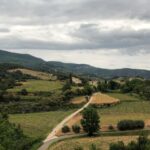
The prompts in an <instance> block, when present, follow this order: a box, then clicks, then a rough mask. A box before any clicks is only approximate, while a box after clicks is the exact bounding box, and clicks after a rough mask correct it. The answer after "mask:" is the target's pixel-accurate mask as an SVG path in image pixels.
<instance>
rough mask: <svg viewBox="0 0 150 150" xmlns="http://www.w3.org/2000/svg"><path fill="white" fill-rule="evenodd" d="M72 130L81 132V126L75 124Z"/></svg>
mask: <svg viewBox="0 0 150 150" xmlns="http://www.w3.org/2000/svg"><path fill="white" fill-rule="evenodd" d="M72 130H73V132H74V133H80V130H81V128H80V126H78V125H73V126H72Z"/></svg>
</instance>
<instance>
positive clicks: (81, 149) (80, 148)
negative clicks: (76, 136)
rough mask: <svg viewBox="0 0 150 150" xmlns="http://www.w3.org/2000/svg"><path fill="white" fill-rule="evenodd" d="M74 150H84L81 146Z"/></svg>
mask: <svg viewBox="0 0 150 150" xmlns="http://www.w3.org/2000/svg"><path fill="white" fill-rule="evenodd" d="M74 150H83V147H81V146H76V147H75V148H74Z"/></svg>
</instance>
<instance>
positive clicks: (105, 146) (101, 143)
mask: <svg viewBox="0 0 150 150" xmlns="http://www.w3.org/2000/svg"><path fill="white" fill-rule="evenodd" d="M136 139H137V136H108V137H93V138H92V137H91V138H88V137H86V138H74V139H68V140H64V141H60V142H58V143H56V144H54V145H53V146H51V147H50V148H49V150H74V149H75V148H76V147H79V146H81V147H83V148H84V150H89V147H90V146H91V144H93V143H94V144H95V145H96V146H97V148H100V149H102V150H109V144H110V143H114V142H118V141H124V143H125V144H127V143H129V142H131V141H133V140H134V141H135V140H136Z"/></svg>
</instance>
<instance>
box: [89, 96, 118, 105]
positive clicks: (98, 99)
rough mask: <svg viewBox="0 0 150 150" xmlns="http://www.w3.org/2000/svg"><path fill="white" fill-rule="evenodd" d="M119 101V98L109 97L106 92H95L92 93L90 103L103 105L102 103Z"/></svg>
mask: <svg viewBox="0 0 150 150" xmlns="http://www.w3.org/2000/svg"><path fill="white" fill-rule="evenodd" d="M116 103H119V99H117V98H113V97H110V96H108V95H106V94H102V93H97V94H95V95H93V100H92V102H91V104H98V105H101V104H102V105H104V104H116Z"/></svg>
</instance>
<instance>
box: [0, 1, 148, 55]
mask: <svg viewBox="0 0 150 150" xmlns="http://www.w3.org/2000/svg"><path fill="white" fill-rule="evenodd" d="M149 6H150V1H149V0H134V1H131V0H111V1H110V0H75V1H74V0H65V1H62V0H23V1H22V0H13V1H10V0H0V20H1V22H0V49H8V50H9V49H20V50H21V49H27V50H28V49H32V50H40V49H46V50H56V52H57V51H60V50H61V51H64V50H67V51H75V50H82V51H87V50H91V51H95V50H97V51H108V52H111V53H112V57H113V50H117V51H118V52H119V53H121V54H124V55H129V56H133V55H139V54H142V55H147V54H150V9H149Z"/></svg>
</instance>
